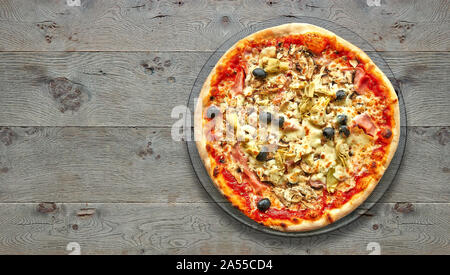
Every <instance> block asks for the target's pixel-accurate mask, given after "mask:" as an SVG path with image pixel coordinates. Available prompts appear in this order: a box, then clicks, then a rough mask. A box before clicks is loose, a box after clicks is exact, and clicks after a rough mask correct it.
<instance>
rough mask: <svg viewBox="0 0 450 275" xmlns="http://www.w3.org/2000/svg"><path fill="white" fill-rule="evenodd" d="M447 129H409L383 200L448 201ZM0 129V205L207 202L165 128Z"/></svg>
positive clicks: (181, 150)
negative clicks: (395, 173) (400, 160)
mask: <svg viewBox="0 0 450 275" xmlns="http://www.w3.org/2000/svg"><path fill="white" fill-rule="evenodd" d="M449 130H450V128H449V127H410V128H408V139H407V144H406V152H405V156H404V162H403V165H402V167H401V169H400V172H399V175H398V177H397V179H396V181H395V182H394V183H393V185H392V186H391V189H390V190H389V192H387V194H386V195H385V196H384V197H383V199H382V200H383V201H385V202H398V201H408V202H447V201H448V198H449V196H450V185H449V184H448V179H449V168H450V150H449V146H450V144H449V140H450V133H449ZM0 133H3V134H0V137H1V136H10V135H12V136H13V137H12V138H11V139H10V140H11V142H10V144H9V143H8V142H7V141H8V140H6V139H4V140H3V144H2V143H0V152H2V154H0V169H3V171H4V172H3V173H0V180H1V182H2V184H1V185H0V202H40V201H54V202H161V203H163V202H165V203H174V202H186V203H188V202H210V201H211V199H210V198H209V197H208V196H207V195H206V194H205V192H204V190H203V189H202V187H201V185H200V183H199V182H198V180H197V178H196V176H195V174H194V171H193V168H192V166H191V164H190V160H189V156H188V154H187V150H186V145H185V142H183V141H174V140H172V137H171V129H168V128H110V127H56V128H55V127H25V128H20V127H13V128H8V129H5V128H4V129H3V130H0ZM7 133H10V134H8V135H7ZM0 141H1V140H0ZM7 144H9V145H7Z"/></svg>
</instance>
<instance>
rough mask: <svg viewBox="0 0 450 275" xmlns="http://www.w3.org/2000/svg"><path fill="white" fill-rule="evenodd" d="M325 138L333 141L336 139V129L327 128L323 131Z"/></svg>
mask: <svg viewBox="0 0 450 275" xmlns="http://www.w3.org/2000/svg"><path fill="white" fill-rule="evenodd" d="M323 136H324V137H326V138H327V139H332V138H333V137H334V129H333V128H331V127H326V128H324V129H323Z"/></svg>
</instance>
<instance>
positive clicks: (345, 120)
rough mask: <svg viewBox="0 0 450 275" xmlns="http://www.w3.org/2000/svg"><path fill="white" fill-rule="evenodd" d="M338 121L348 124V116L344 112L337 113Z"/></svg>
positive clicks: (341, 123)
mask: <svg viewBox="0 0 450 275" xmlns="http://www.w3.org/2000/svg"><path fill="white" fill-rule="evenodd" d="M336 122H337V123H338V124H339V125H346V124H347V116H346V115H343V114H340V115H337V117H336Z"/></svg>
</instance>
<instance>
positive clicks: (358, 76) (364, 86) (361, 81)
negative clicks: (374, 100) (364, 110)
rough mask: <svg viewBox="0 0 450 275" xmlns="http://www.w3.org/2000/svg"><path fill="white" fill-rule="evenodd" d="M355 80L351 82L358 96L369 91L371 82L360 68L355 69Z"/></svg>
mask: <svg viewBox="0 0 450 275" xmlns="http://www.w3.org/2000/svg"><path fill="white" fill-rule="evenodd" d="M355 69H356V73H355V79H354V80H353V84H354V85H355V87H356V91H358V93H359V94H365V93H366V92H368V91H370V87H371V85H372V80H371V79H370V78H369V77H368V76H367V75H366V72H365V71H364V70H363V69H362V68H360V67H356V68H355Z"/></svg>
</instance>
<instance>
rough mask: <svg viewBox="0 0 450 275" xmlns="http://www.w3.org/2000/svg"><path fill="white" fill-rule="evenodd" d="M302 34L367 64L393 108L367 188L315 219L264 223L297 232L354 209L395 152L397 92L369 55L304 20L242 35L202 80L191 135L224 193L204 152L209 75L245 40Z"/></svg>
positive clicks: (314, 226) (397, 139) (322, 223)
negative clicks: (384, 146)
mask: <svg viewBox="0 0 450 275" xmlns="http://www.w3.org/2000/svg"><path fill="white" fill-rule="evenodd" d="M304 33H318V34H320V35H324V36H327V37H330V38H335V39H336V42H337V45H340V46H342V48H345V49H348V50H350V51H351V52H353V53H355V55H356V56H357V57H358V58H359V59H361V60H363V61H364V62H365V63H366V65H367V66H369V67H370V69H369V70H370V72H371V73H372V74H374V75H376V76H377V78H378V79H380V80H382V82H383V84H384V85H385V86H386V87H387V88H388V90H389V93H390V98H391V99H392V103H391V104H392V109H393V111H394V123H395V125H394V127H393V128H392V129H391V131H392V140H391V144H390V146H389V151H388V152H387V156H386V157H385V162H384V165H383V167H380V169H379V170H378V178H374V177H372V178H370V182H369V183H368V185H367V187H366V188H365V189H364V190H363V191H362V192H360V193H358V194H355V195H354V196H353V197H352V198H351V199H350V200H349V201H347V202H346V203H345V204H344V205H343V206H341V207H340V208H335V209H331V210H325V211H324V212H323V215H322V216H321V217H320V218H318V219H317V220H302V221H301V222H300V223H297V224H294V223H290V224H288V223H285V226H280V225H268V226H269V227H271V228H273V229H275V230H279V231H285V232H299V231H311V230H316V229H319V228H322V227H324V226H326V225H328V224H330V223H332V222H335V221H337V220H339V219H340V218H342V217H344V216H346V215H348V214H349V213H351V212H352V211H353V210H355V209H356V208H357V207H358V206H359V205H361V204H362V203H363V202H364V201H365V200H366V199H367V198H368V197H369V196H370V194H371V193H372V191H373V190H374V189H375V187H376V185H377V184H378V182H379V180H380V179H381V176H382V175H383V174H384V172H385V170H386V169H387V167H388V166H389V164H390V162H391V160H392V158H393V156H394V154H395V151H396V149H397V146H398V141H399V137H400V111H399V105H398V98H397V94H396V93H395V90H394V88H393V86H392V84H391V82H390V81H389V79H388V78H387V77H386V76H385V75H384V73H383V72H382V71H381V70H380V69H379V68H378V67H377V66H376V64H375V63H374V62H373V61H372V60H371V59H370V58H369V56H368V55H367V54H366V53H364V52H363V51H362V50H361V49H360V48H358V47H356V46H355V45H353V44H351V43H350V42H348V41H346V40H344V39H343V38H341V37H339V36H337V35H336V34H334V33H332V32H330V31H328V30H326V29H323V28H321V27H317V26H314V25H311V24H305V23H290V24H285V25H280V26H276V27H272V28H268V29H264V30H261V31H258V32H255V33H253V34H251V35H249V36H247V37H246V38H244V39H242V40H240V41H238V42H237V43H236V44H234V45H233V46H232V47H231V48H230V49H229V50H228V51H227V52H226V53H225V54H224V55H223V56H222V57H221V58H220V59H219V61H218V62H217V64H216V66H215V67H214V68H213V70H212V71H211V73H210V74H209V76H208V78H207V79H206V81H205V83H204V85H203V87H202V90H201V92H200V96H199V101H198V103H197V106H196V108H195V114H194V136H195V140H196V144H197V149H198V152H199V155H200V158H201V159H202V161H203V163H204V165H205V168H206V170H207V172H208V174H209V176H210V178H211V180H212V181H213V183H214V184H215V186H216V187H217V188H218V189H219V190H220V192H221V193H222V194H223V195H225V196H226V195H227V194H226V193H225V192H224V190H223V189H222V188H220V182H219V180H220V179H218V178H215V177H213V169H212V166H211V160H210V158H209V155H208V153H207V151H206V136H205V134H204V133H203V131H202V128H203V118H202V115H203V111H204V107H203V106H204V104H203V102H204V101H205V100H208V95H209V91H210V88H211V86H210V83H211V79H212V76H213V75H215V73H216V70H217V68H218V66H220V65H221V64H226V63H224V62H225V61H226V60H227V57H228V56H229V55H230V54H231V53H232V52H233V51H234V50H236V49H238V48H239V47H240V46H241V45H243V44H244V43H245V41H248V40H260V39H270V38H276V37H281V36H287V35H296V34H304Z"/></svg>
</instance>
